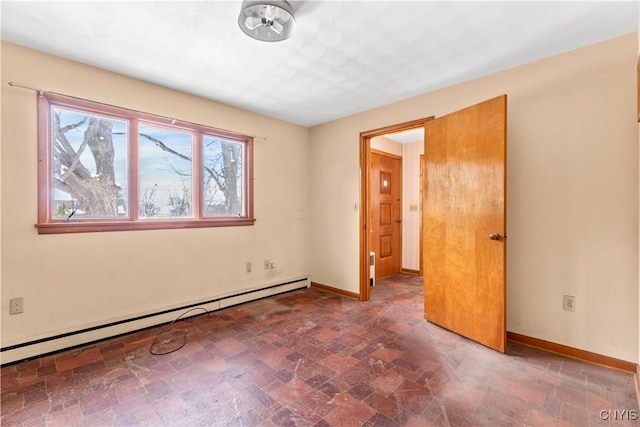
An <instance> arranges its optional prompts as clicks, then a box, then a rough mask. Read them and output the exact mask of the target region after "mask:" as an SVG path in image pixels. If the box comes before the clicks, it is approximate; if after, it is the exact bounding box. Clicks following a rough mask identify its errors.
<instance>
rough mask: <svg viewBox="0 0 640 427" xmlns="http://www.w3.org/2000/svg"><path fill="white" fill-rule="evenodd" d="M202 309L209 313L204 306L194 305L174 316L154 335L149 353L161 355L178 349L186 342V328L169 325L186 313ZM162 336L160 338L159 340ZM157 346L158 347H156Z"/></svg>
mask: <svg viewBox="0 0 640 427" xmlns="http://www.w3.org/2000/svg"><path fill="white" fill-rule="evenodd" d="M195 310H202V311H204V312H205V313H207V314H209V310H207V309H206V308H204V307H195V308H192V309H190V310H187V311H185V312H184V313H182V314H181V315H180V316H178V317H176V319H175V320H174V321H173V322H171V323H169V325H167V327H166V328H164V329H163V330H162V331H160V332H159V333H158V335H156V337H155V339H154V340H153V342H152V343H151V347H150V348H149V353H151V354H153V355H154V356H162V355H164V354H169V353H173V352H174V351H178V350H180V349H181V348H182V347H184V346H185V344H186V343H187V329H186V328H173V329H169V328H171V325H173V324H174V323H176V322H177V321H178V320H180V319H182V318H183V317H184V316H185V315H187V314H188V313H190V312H192V311H195ZM160 337H162V340H160ZM158 347H159V348H158Z"/></svg>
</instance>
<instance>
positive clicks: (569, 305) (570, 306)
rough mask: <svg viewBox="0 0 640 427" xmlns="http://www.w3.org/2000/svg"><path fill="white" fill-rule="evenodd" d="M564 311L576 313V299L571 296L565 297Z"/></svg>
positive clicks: (563, 301)
mask: <svg viewBox="0 0 640 427" xmlns="http://www.w3.org/2000/svg"><path fill="white" fill-rule="evenodd" d="M562 309H563V310H567V311H576V297H574V296H571V295H563V296H562Z"/></svg>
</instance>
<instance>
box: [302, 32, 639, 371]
mask: <svg viewBox="0 0 640 427" xmlns="http://www.w3.org/2000/svg"><path fill="white" fill-rule="evenodd" d="M637 53H638V37H637V35H636V34H630V35H627V36H623V37H619V38H616V39H612V40H609V41H606V42H603V43H599V44H596V45H592V46H589V47H585V48H581V49H578V50H575V51H572V52H569V53H566V54H563V55H559V56H555V57H551V58H547V59H544V60H541V61H537V62H534V63H531V64H527V65H524V66H520V67H517V68H514V69H511V70H507V71H504V72H501V73H497V74H493V75H490V76H487V77H483V78H480V79H476V80H473V81H469V82H466V83H463V84H459V85H456V86H452V87H449V88H446V89H442V90H439V91H436V92H432V93H428V94H424V95H421V96H417V97H414V98H411V99H407V100H404V101H401V102H398V103H395V104H391V105H387V106H385V107H381V108H378V109H375V110H371V111H367V112H364V113H361V114H357V115H354V116H351V117H347V118H344V119H340V120H336V121H333V122H330V123H326V124H324V125H320V126H316V127H314V128H312V129H311V130H310V138H311V148H310V154H311V158H312V159H313V162H311V164H310V171H311V193H312V195H313V197H312V199H311V210H312V218H311V227H310V232H311V245H312V246H311V253H312V254H313V256H312V258H311V272H312V275H313V280H314V281H317V282H319V283H323V284H326V285H330V286H335V287H338V288H342V289H345V290H347V291H351V292H358V283H359V282H358V256H359V255H358V250H359V246H358V242H359V214H358V212H357V211H355V210H354V209H353V206H354V204H355V203H357V202H358V200H359V194H360V178H359V176H360V171H359V143H358V141H359V133H360V132H362V131H367V130H371V129H377V128H380V127H383V126H387V125H392V124H396V123H402V122H406V121H410V120H414V119H418V118H421V117H427V116H431V115H435V116H441V115H444V114H446V113H449V112H452V111H456V110H458V109H461V108H463V107H465V106H468V105H471V104H474V103H477V102H480V101H483V100H485V99H489V98H492V97H495V96H497V95H500V94H503V93H506V94H507V95H508V139H509V142H508V145H509V149H508V212H509V214H508V215H509V217H508V235H509V240H508V250H507V252H508V263H507V271H508V273H507V274H508V287H507V307H508V310H507V325H508V330H510V331H513V332H517V333H521V334H525V335H529V336H533V337H537V338H541V339H545V340H549V341H553V342H557V343H561V344H565V345H569V346H572V347H576V348H581V349H584V350H588V351H593V352H596V353H600V354H605V355H608V356H611V357H616V358H620V359H623V360H627V361H636V360H638V336H639V335H638V321H637V319H638V260H639V256H638V225H639V222H638V194H639V192H638V127H637V124H636V123H635V114H636V113H635V110H636V106H635V100H636V98H635V93H634V88H635V84H636V83H635V64H636V58H637ZM328 171H331V173H330V174H328V173H327V172H328ZM563 294H569V295H574V296H575V297H576V307H577V308H576V311H575V312H568V311H563V310H562V295H563ZM374 297H375V296H374Z"/></svg>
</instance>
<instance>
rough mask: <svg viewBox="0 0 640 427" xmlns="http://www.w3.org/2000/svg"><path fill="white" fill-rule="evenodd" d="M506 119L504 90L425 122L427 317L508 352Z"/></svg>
mask: <svg viewBox="0 0 640 427" xmlns="http://www.w3.org/2000/svg"><path fill="white" fill-rule="evenodd" d="M506 123H507V96H506V95H502V96H499V97H497V98H493V99H490V100H488V101H485V102H482V103H480V104H477V105H474V106H471V107H468V108H465V109H463V110H460V111H457V112H455V113H451V114H448V115H446V116H443V117H440V118H436V119H435V120H432V121H429V122H427V123H426V124H425V170H424V173H425V177H424V182H423V186H424V188H423V197H424V200H423V203H424V213H423V228H422V229H423V245H424V248H423V252H424V257H423V260H424V266H423V269H424V299H425V305H424V310H425V319H427V320H428V321H430V322H432V323H435V324H437V325H440V326H442V327H444V328H447V329H449V330H451V331H453V332H456V333H458V334H460V335H462V336H465V337H467V338H470V339H472V340H474V341H476V342H479V343H480V344H483V345H486V346H487V347H490V348H493V349H495V350H497V351H500V352H502V353H504V352H505V349H506V314H505V311H506V298H505V294H506V283H505V281H506V271H505V270H506V268H505V266H506V241H505V239H506V236H505V231H506V139H507V136H506V135H507V132H506Z"/></svg>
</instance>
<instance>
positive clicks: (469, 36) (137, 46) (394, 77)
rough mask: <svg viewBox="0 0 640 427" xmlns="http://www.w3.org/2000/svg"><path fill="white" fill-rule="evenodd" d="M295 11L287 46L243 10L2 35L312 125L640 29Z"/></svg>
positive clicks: (406, 12) (57, 20)
mask: <svg viewBox="0 0 640 427" xmlns="http://www.w3.org/2000/svg"><path fill="white" fill-rule="evenodd" d="M291 4H292V6H293V9H294V12H295V17H296V21H297V32H296V34H294V36H293V37H292V38H290V39H288V40H285V41H282V42H277V43H264V42H259V41H256V40H253V39H250V38H249V37H247V36H246V35H245V34H244V33H242V31H240V29H239V28H238V24H237V17H238V13H239V11H240V6H241V3H240V2H239V1H181V2H166V1H163V2H152V1H127V2H114V1H108V2H104V1H100V2H98V1H83V2H78V1H75V2H66V1H65V2H62V1H45V2H31V1H30V2H11V1H2V3H1V8H2V9H1V13H2V33H1V34H2V39H3V40H6V41H9V42H13V43H16V44H19V45H23V46H27V47H30V48H33V49H37V50H40V51H44V52H48V53H52V54H54V55H58V56H61V57H65V58H70V59H73V60H76V61H80V62H83V63H86V64H90V65H94V66H97V67H100V68H103V69H106V70H111V71H115V72H118V73H121V74H125V75H128V76H132V77H136V78H139V79H142V80H146V81H149V82H153V83H156V84H159V85H162V86H166V87H170V88H174V89H178V90H181V91H184V92H188V93H192V94H196V95H199V96H202V97H205V98H209V99H212V100H215V101H219V102H223V103H226V104H230V105H234V106H237V107H240V108H243V109H246V110H250V111H255V112H258V113H262V114H265V115H268V116H272V117H276V118H279V119H282V120H286V121H289V122H293V123H297V124H300V125H304V126H312V125H316V124H319V123H323V122H327V121H330V120H333V119H337V118H340V117H344V116H348V115H351V114H354V113H357V112H360V111H364V110H368V109H371V108H375V107H378V106H381V105H385V104H388V103H391V102H394V101H398V100H401V99H405V98H408V97H411V96H414V95H418V94H421V93H425V92H429V91H433V90H436V89H439V88H442V87H446V86H449V85H452V84H455V83H459V82H461V81H465V80H469V79H472V78H475V77H479V76H482V75H486V74H489V73H493V72H496V71H500V70H503V69H506V68H510V67H513V66H516V65H520V64H523V63H526V62H530V61H533V60H537V59H540V58H544V57H547V56H550V55H554V54H558V53H562V52H565V51H568V50H572V49H575V48H578V47H581V46H586V45H589V44H593V43H596V42H598V41H601V40H606V39H609V38H613V37H616V36H619V35H623V34H627V33H630V32H633V31H636V30H637V28H638V14H639V12H638V2H636V1H627V2H610V1H605V2H595V1H588V2H578V1H570V2H537V1H534V2H517V1H516V2H482V1H474V2H434V1H412V2H401V1H375V2H368V1H349V2H342V1H298V2H291ZM18 83H29V84H30V85H34V86H38V82H18ZM38 87H39V86H38ZM43 89H46V90H55V89H56V88H43ZM70 95H73V94H70Z"/></svg>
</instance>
